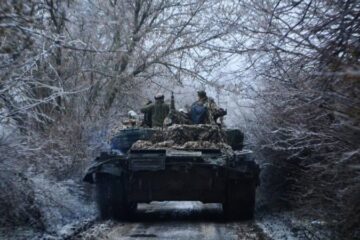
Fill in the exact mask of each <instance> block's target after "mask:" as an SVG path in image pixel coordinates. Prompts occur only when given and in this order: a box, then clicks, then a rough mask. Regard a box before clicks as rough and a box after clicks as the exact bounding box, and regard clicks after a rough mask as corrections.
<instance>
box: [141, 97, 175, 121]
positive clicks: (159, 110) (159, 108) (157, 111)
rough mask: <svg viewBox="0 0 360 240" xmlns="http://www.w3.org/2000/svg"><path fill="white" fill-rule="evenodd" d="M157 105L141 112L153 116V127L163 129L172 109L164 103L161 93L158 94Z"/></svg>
mask: <svg viewBox="0 0 360 240" xmlns="http://www.w3.org/2000/svg"><path fill="white" fill-rule="evenodd" d="M154 98H155V103H152V104H149V105H147V106H145V107H143V108H141V110H140V111H141V112H142V113H144V114H150V115H151V124H152V127H162V126H163V123H164V119H165V118H166V116H167V115H168V114H169V111H170V107H169V105H168V104H166V103H165V102H164V95H163V94H161V93H158V94H156V96H155V97H154Z"/></svg>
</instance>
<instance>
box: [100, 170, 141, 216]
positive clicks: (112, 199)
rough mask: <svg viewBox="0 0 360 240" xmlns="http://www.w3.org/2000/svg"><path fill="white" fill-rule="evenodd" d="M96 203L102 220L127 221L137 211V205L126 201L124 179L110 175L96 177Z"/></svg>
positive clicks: (101, 174)
mask: <svg viewBox="0 0 360 240" xmlns="http://www.w3.org/2000/svg"><path fill="white" fill-rule="evenodd" d="M96 203H97V207H98V210H99V213H100V218H101V219H104V220H105V219H110V218H113V219H118V220H127V219H130V218H132V216H133V214H134V213H135V211H136V206H137V204H136V203H129V202H128V201H127V199H126V195H125V189H124V183H123V181H122V178H120V177H115V176H112V175H109V174H103V173H98V174H97V175H96Z"/></svg>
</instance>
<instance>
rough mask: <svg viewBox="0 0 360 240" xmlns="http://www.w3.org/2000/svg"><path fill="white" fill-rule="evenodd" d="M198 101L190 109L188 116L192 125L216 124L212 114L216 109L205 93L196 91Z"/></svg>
mask: <svg viewBox="0 0 360 240" xmlns="http://www.w3.org/2000/svg"><path fill="white" fill-rule="evenodd" d="M197 94H198V100H197V101H196V102H194V103H193V104H192V105H191V107H190V112H189V116H190V118H191V120H192V122H193V123H194V124H216V119H215V117H214V113H215V112H217V110H218V107H217V105H216V103H215V101H214V99H212V98H209V97H208V96H207V95H206V92H205V91H198V92H197Z"/></svg>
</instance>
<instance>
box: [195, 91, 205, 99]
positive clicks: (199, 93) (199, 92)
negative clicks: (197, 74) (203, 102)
mask: <svg viewBox="0 0 360 240" xmlns="http://www.w3.org/2000/svg"><path fill="white" fill-rule="evenodd" d="M197 94H198V96H199V97H200V98H206V92H205V91H204V90H200V91H197Z"/></svg>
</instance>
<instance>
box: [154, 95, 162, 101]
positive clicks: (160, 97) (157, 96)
mask: <svg viewBox="0 0 360 240" xmlns="http://www.w3.org/2000/svg"><path fill="white" fill-rule="evenodd" d="M154 98H155V99H156V100H158V99H164V94H162V93H158V94H156V95H155V97H154Z"/></svg>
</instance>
